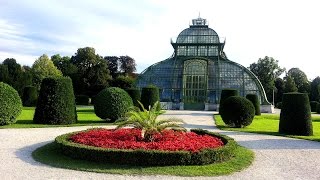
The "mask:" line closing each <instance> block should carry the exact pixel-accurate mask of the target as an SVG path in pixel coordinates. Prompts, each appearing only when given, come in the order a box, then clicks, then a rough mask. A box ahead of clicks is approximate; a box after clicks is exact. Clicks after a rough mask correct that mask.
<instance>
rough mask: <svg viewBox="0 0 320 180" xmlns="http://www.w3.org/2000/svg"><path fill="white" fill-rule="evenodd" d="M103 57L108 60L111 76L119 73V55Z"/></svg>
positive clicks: (113, 76) (114, 76)
mask: <svg viewBox="0 0 320 180" xmlns="http://www.w3.org/2000/svg"><path fill="white" fill-rule="evenodd" d="M104 59H105V60H106V61H107V62H108V69H109V71H110V75H111V76H112V78H116V77H117V76H118V74H119V63H120V62H119V57H117V56H106V57H104Z"/></svg>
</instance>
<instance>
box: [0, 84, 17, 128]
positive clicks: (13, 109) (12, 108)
mask: <svg viewBox="0 0 320 180" xmlns="http://www.w3.org/2000/svg"><path fill="white" fill-rule="evenodd" d="M21 111H22V102H21V99H20V96H19V94H18V92H17V91H16V90H15V89H14V88H13V87H11V86H10V85H8V84H6V83H3V82H0V125H1V126H3V125H6V124H13V123H15V122H16V121H17V120H16V118H17V117H18V116H19V115H20V113H21Z"/></svg>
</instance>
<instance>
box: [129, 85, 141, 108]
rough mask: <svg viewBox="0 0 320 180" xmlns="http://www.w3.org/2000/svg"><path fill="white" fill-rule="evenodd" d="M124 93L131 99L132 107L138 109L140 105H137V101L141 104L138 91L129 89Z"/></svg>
mask: <svg viewBox="0 0 320 180" xmlns="http://www.w3.org/2000/svg"><path fill="white" fill-rule="evenodd" d="M126 91H127V93H128V94H129V96H130V97H131V98H132V101H133V105H134V106H136V107H140V105H139V103H138V101H140V102H141V93H140V90H139V89H137V88H130V89H126Z"/></svg>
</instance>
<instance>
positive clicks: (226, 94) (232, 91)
mask: <svg viewBox="0 0 320 180" xmlns="http://www.w3.org/2000/svg"><path fill="white" fill-rule="evenodd" d="M231 96H239V92H238V90H236V89H222V91H221V96H220V107H219V114H221V112H220V109H221V108H222V104H223V101H224V100H226V99H227V98H228V97H231Z"/></svg>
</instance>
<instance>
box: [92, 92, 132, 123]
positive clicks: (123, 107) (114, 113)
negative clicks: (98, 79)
mask: <svg viewBox="0 0 320 180" xmlns="http://www.w3.org/2000/svg"><path fill="white" fill-rule="evenodd" d="M132 106H133V103H132V99H131V97H130V96H129V94H128V93H127V92H126V91H125V90H123V89H121V88H117V87H110V88H106V89H104V90H102V91H101V92H99V93H98V94H97V96H96V97H95V100H94V112H95V113H96V115H97V116H98V117H100V118H101V119H109V120H110V122H114V121H115V120H117V119H119V118H122V117H124V116H125V114H126V113H127V112H128V111H129V109H130V107H132Z"/></svg>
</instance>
